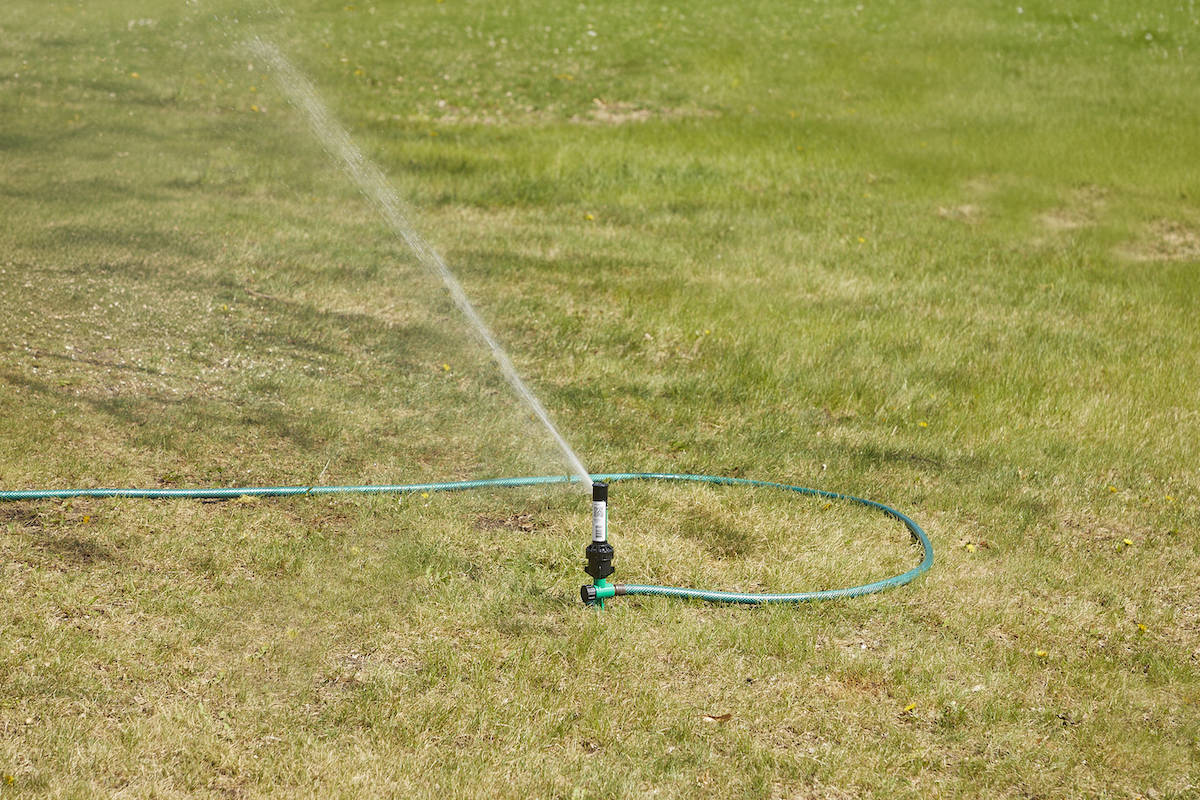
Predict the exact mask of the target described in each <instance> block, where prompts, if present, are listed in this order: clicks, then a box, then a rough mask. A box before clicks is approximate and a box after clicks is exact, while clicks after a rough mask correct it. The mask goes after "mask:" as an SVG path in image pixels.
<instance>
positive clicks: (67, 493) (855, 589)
mask: <svg viewBox="0 0 1200 800" xmlns="http://www.w3.org/2000/svg"><path fill="white" fill-rule="evenodd" d="M591 477H592V479H593V480H595V481H603V482H605V483H612V482H614V481H627V480H652V481H687V482H692V483H711V484H717V485H721V486H749V487H758V488H767V489H780V490H783V491H788V492H796V493H798V494H802V495H808V496H810V497H820V498H823V499H826V500H844V501H847V502H851V503H857V504H859V505H862V506H866V507H868V508H873V509H875V510H877V511H881V512H883V513H884V514H886V515H887V516H889V517H892V518H893V519H896V520H899V521H900V522H902V523H904V526H905V527H906V528H908V531H909V533H910V534H912V537H913V539H914V540H915V541H916V542H918V543H919V544H920V545H921V548H922V550H923V551H924V558H922V560H921V563H920V564H918V565H917V566H916V567H914V568H912V569H910V570H909V571H908V572H905V573H903V574H901V575H895V576H893V577H891V578H886V579H884V580H881V581H875V582H874V583H867V584H863V585H861V586H851V587H848V588H845V589H828V590H825V591H818V592H792V593H785V594H757V593H743V592H720V591H706V590H701V589H684V588H679V587H674V586H647V585H641V584H610V583H607V582H606V581H604V580H603V578H601V579H599V581H598V582H597V584H596V585H594V586H585V587H583V592H582V594H583V598H584V601H585V602H588V603H597V604H602V603H603V601H604V600H605V599H606V598H609V597H619V596H622V595H659V596H662V597H682V598H694V599H697V600H706V601H709V602H713V603H744V604H762V603H804V602H810V601H814V600H837V599H842V598H850V597H858V596H860V595H864V594H872V593H874V592H882V591H884V590H885V589H891V588H894V587H896V586H903V585H905V584H907V583H911V582H912V581H913V580H914V579H916V578H917V576H919V575H921V574H922V573H924V572H926V571H928V570H929V568H930V567H932V566H933V544H932V543H931V542H930V541H929V537H928V536H927V535H926V534H925V531H923V530H922V529H921V526H920V525H918V524H917V523H916V522H914V521H913V520H912V519H910V518H909V517H907V516H905V515H904V514H901V513H900V512H899V511H897V510H896V509H894V508H891V507H889V506H885V505H883V504H882V503H876V502H875V501H873V500H864V499H863V498H861V497H852V496H850V495H845V494H838V493H836V492H827V491H823V490H821V489H805V488H803V487H800V486H789V485H787V484H784V483H771V482H768V481H756V480H749V479H746V478H725V477H721V476H717V475H677V474H672V473H658V472H621V473H613V474H606V475H593V476H591ZM577 481H578V478H576V477H575V476H569V475H548V476H541V477H530V478H489V479H484V480H472V481H452V482H447V483H418V484H408V485H379V486H262V487H233V488H219V489H31V490H19V491H0V501H14V500H63V499H69V498H73V497H90V498H114V497H127V498H139V499H144V500H165V499H172V498H175V499H191V500H231V499H235V498H238V497H297V496H303V495H326V494H414V493H417V492H455V491H466V490H469V489H494V488H512V487H520V486H543V485H546V484H554V483H575V482H577ZM589 590H591V591H590V592H589Z"/></svg>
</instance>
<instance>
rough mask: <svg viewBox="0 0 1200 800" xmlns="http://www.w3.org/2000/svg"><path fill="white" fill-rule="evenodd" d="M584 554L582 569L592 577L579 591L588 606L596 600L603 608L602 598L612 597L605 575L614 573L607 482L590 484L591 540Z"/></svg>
mask: <svg viewBox="0 0 1200 800" xmlns="http://www.w3.org/2000/svg"><path fill="white" fill-rule="evenodd" d="M583 554H584V556H586V557H587V566H586V567H584V568H583V571H584V572H586V573H587V574H588V575H591V576H592V584H593V585H591V586H584V587H582V588H581V589H580V590H579V596H580V597H582V598H583V602H585V603H587V604H589V605H591V604H593V603H599V604H600V607H601V608H603V607H604V598H605V597H612V587H610V586H608V581H607V580H606V578H608V576H609V575H612V574H613V573H614V572H616V568H615V567H613V563H612V562H613V548H612V545H611V544H609V543H608V484H607V483H593V484H592V542H591V544H589V545H588V546H587V549H586V550H584V551H583Z"/></svg>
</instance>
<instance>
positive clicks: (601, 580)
mask: <svg viewBox="0 0 1200 800" xmlns="http://www.w3.org/2000/svg"><path fill="white" fill-rule="evenodd" d="M248 45H249V47H250V49H251V50H253V51H254V52H255V54H257V55H258V56H259V57H261V58H263V59H265V60H266V61H267V62H269V63H270V65H271V67H272V68H273V70H274V72H275V74H276V76H277V77H278V78H279V81H280V85H281V86H282V87H283V88H284V90H285V91H286V92H287V94H288V96H289V99H290V100H291V101H292V103H293V104H294V105H295V106H296V107H297V108H298V109H299V110H300V111H301V112H302V113H303V114H304V116H305V118H306V119H307V120H308V123H309V126H310V127H311V129H312V132H313V135H314V136H315V137H316V138H317V139H318V141H320V142H321V144H322V145H324V146H325V148H326V149H327V150H328V151H329V152H330V154H331V155H333V156H334V157H335V158H336V159H337V160H338V161H340V162H341V163H342V165H343V167H344V169H345V170H346V172H347V173H348V174H349V175H350V177H351V178H352V179H353V180H354V182H355V183H356V184H357V185H358V187H359V189H360V190H361V191H362V192H363V194H365V195H366V196H367V197H368V198H369V199H370V200H372V201H373V202H374V203H375V206H376V208H377V209H378V210H379V211H380V213H381V214H382V216H383V218H384V220H385V221H386V222H387V223H388V224H389V226H390V227H391V228H392V230H393V232H394V233H395V234H396V235H397V236H398V237H399V238H400V239H402V240H403V241H404V242H405V243H406V244H407V245H408V247H409V248H410V249H411V250H412V251H413V253H414V254H415V255H416V256H417V258H418V259H419V260H420V261H421V263H422V264H423V265H424V266H425V267H426V268H428V269H429V270H430V271H432V272H433V273H434V274H436V275H437V276H438V277H439V278H441V280H442V282H443V284H444V285H445V286H446V289H447V290H448V291H449V293H450V296H451V298H452V299H453V300H454V303H455V305H457V306H458V308H459V310H460V311H461V312H462V313H463V315H464V316H465V317H466V318H467V320H468V321H469V322H470V323H471V328H472V329H473V330H474V332H475V333H476V335H478V337H479V338H480V339H481V340H482V341H483V342H484V344H486V345H487V347H488V349H489V350H491V352H492V355H493V356H494V357H495V359H496V363H497V365H498V366H499V367H500V371H501V373H502V374H503V375H504V377H505V379H506V380H507V381H508V382H509V384H510V385H511V386H512V388H513V390H514V391H515V392H516V393H517V395H518V396H519V397H520V398H521V399H522V400H523V401H524V402H525V403H526V405H527V406H528V407H529V409H530V410H531V411H532V412H533V414H534V416H535V417H536V418H537V419H538V420H540V421H541V423H542V424H543V425H544V426H545V428H546V430H547V431H548V432H549V433H550V435H551V437H552V438H553V439H554V441H555V442H556V443H557V444H558V446H559V448H560V449H561V450H562V453H563V455H564V456H565V457H566V460H567V463H568V464H570V466H571V469H572V470H573V471H574V473H575V474H574V475H569V476H562V475H555V476H545V477H533V478H494V479H489V480H473V481H455V482H448V483H426V484H409V485H383V486H264V487H228V488H217V489H63V490H56V489H34V490H16V491H0V502H3V501H14V500H47V499H65V498H72V497H92V498H112V497H128V498H143V499H167V498H190V499H210V500H228V499H235V498H238V497H247V496H249V497H295V496H304V495H324V494H392V493H394V494H411V493H416V492H422V493H424V492H448V491H460V490H467V489H485V488H494V487H516V486H538V485H544V484H551V483H578V484H581V485H582V486H583V487H584V488H585V489H587V488H591V490H592V541H591V543H589V544H588V546H587V549H586V550H585V551H584V555H585V557H586V559H587V566H586V567H585V568H584V571H585V572H586V573H587V574H588V575H590V576H591V578H592V583H591V584H590V585H584V586H583V587H581V588H580V591H579V594H580V597H581V598H582V599H583V602H584V603H585V604H588V605H595V606H599V607H600V608H603V607H604V601H605V600H606V599H608V598H610V597H616V596H621V595H638V594H641V595H659V596H665V597H683V598H695V599H699V600H707V601H709V602H716V603H750V604H758V603H801V602H808V601H813V600H833V599H840V598H848V597H857V596H859V595H863V594H870V593H872V592H880V591H883V590H884V589H890V588H892V587H895V586H901V585H904V584H906V583H909V582H911V581H912V580H913V579H915V578H916V577H917V576H918V575H920V574H922V573H924V572H925V571H926V570H928V569H929V568H930V567H931V566H933V546H932V545H931V544H930V542H929V537H928V536H926V535H925V532H924V531H923V530H921V527H920V526H919V525H917V523H915V522H913V521H912V520H911V519H909V518H908V517H906V516H905V515H904V514H901V513H900V512H899V511H896V510H895V509H893V508H890V507H888V506H885V505H882V504H881V503H876V502H874V501H872V500H863V499H861V498H858V497H851V496H849V495H842V494H837V493H835V492H826V491H822V490H819V489H804V488H802V487H799V486H788V485H786V484H781V483H768V482H766V481H754V480H748V479H745V478H724V477H718V476H713V475H674V474H663V473H618V474H612V475H596V476H593V475H589V474H588V471H587V470H586V469H585V468H584V466H583V464H582V462H580V460H579V457H578V456H577V455H576V454H575V451H574V450H572V449H571V447H570V445H568V444H567V441H566V439H564V438H563V436H562V434H560V433H559V432H558V429H557V428H555V426H554V424H553V422H551V420H550V415H549V414H547V413H546V409H545V408H544V407H543V406H542V404H541V403H540V402H539V401H538V399H537V397H535V396H534V394H533V393H532V392H531V391H530V390H529V388H528V387H527V386H526V385H525V383H524V381H522V380H521V377H520V375H518V374H517V371H516V368H515V367H514V366H513V364H512V361H511V360H510V359H509V358H508V355H507V354H506V353H505V351H504V348H502V347H501V346H500V344H499V342H498V341H497V340H496V338H495V336H493V335H492V332H491V330H490V329H489V328H488V326H487V325H486V324H485V323H484V321H483V320H482V319H481V318H480V316H479V314H478V313H477V312H476V311H475V308H474V306H472V305H471V302H470V300H469V299H468V298H467V295H466V292H465V291H464V290H463V288H462V285H461V284H459V282H458V280H457V279H456V278H455V277H454V275H453V273H451V272H450V269H449V268H448V267H447V266H446V263H445V262H444V261H443V260H442V257H441V256H440V255H439V254H438V253H437V251H435V250H434V249H433V248H432V247H430V246H429V244H427V243H426V242H425V240H424V239H422V238H421V237H420V236H419V235H418V234H417V232H416V231H415V230H414V229H413V227H412V225H411V224H410V223H409V221H408V215H407V214H406V213H405V206H404V203H403V202H402V201H401V200H400V198H399V197H398V196H397V195H396V193H395V192H394V191H393V190H392V189H391V187H390V186H389V185H388V183H387V181H386V179H385V178H384V176H383V173H382V172H380V170H379V168H378V167H376V166H375V165H374V164H372V163H371V162H370V161H368V160H367V159H366V158H365V157H364V156H363V154H362V151H361V150H359V149H358V148H357V147H356V146H355V145H354V143H353V142H351V141H350V137H349V135H348V134H347V133H346V131H345V129H344V128H343V127H342V126H340V125H338V124H337V123H336V122H335V121H334V120H333V118H332V117H331V116H330V114H329V112H328V110H327V109H326V107H325V104H324V103H322V102H321V100H320V98H319V97H318V96H317V93H316V90H315V89H314V88H313V87H312V84H310V83H309V82H308V80H307V79H305V78H304V76H303V75H301V74H300V73H299V72H298V71H297V70H296V69H295V68H294V67H293V66H292V65H291V63H290V62H289V61H288V60H287V59H286V58H285V57H284V56H283V54H282V53H280V52H279V50H278V49H277V48H275V46H274V45H272V44H270V43H268V42H264V41H262V40H261V39H254V40H253V41H251V42H249V43H248ZM622 480H660V481H691V482H697V483H709V484H717V485H724V486H752V487H768V488H773V489H782V490H784V491H789V492H797V493H799V494H803V495H810V496H814V497H820V498H824V499H826V500H845V501H849V502H852V503H858V504H859V505H864V506H868V507H871V508H874V509H876V510H878V511H882V512H883V513H884V514H886V515H887V516H890V517H892V518H893V519H897V520H899V521H901V522H903V523H904V525H905V526H906V527H907V528H908V530H909V533H911V534H912V538H913V541H914V542H916V543H919V544H920V545H921V548H922V550H923V551H924V558H923V559H922V561H921V563H920V565H918V566H917V567H915V568H913V569H911V570H909V571H908V572H905V573H904V574H902V575H896V576H894V577H891V578H887V579H886V580H882V581H876V582H875V583H869V584H864V585H862V586H853V587H849V588H846V589H832V590H826V591H819V592H794V593H789V594H757V593H741V592H721V591H707V590H702V589H684V588H679V587H673V586H643V585H639V584H626V585H621V584H610V583H609V582H608V578H609V576H611V575H612V574H613V572H615V568H614V567H613V547H612V545H611V544H609V541H608V488H609V483H611V482H613V481H622Z"/></svg>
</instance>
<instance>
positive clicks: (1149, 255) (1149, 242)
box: [1124, 220, 1200, 261]
mask: <svg viewBox="0 0 1200 800" xmlns="http://www.w3.org/2000/svg"><path fill="white" fill-rule="evenodd" d="M1124 254H1125V255H1126V256H1128V257H1129V258H1131V259H1133V260H1134V261H1200V234H1197V232H1196V231H1195V229H1193V228H1192V227H1190V226H1188V225H1185V224H1184V223H1182V222H1175V221H1172V220H1159V221H1157V222H1154V223H1152V224H1151V225H1150V226H1149V228H1148V230H1147V231H1146V234H1145V235H1144V236H1143V237H1142V239H1141V240H1140V241H1138V242H1135V243H1133V244H1131V245H1129V246H1128V247H1126V248H1125V249H1124Z"/></svg>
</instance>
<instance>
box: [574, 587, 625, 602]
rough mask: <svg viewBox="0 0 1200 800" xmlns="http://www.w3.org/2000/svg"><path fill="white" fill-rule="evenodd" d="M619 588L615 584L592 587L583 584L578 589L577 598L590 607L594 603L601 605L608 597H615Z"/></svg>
mask: <svg viewBox="0 0 1200 800" xmlns="http://www.w3.org/2000/svg"><path fill="white" fill-rule="evenodd" d="M619 588H621V587H619V586H617V585H616V584H606V585H593V584H590V583H585V584H584V585H583V586H580V587H579V597H580V599H581V600H583V602H584V603H585V604H586V605H589V606H592V605H595V604H596V603H601V604H603V603H604V601H605V600H606V599H608V598H609V597H615V596H616V595H617V594H618V592H617V590H618V589H619Z"/></svg>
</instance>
